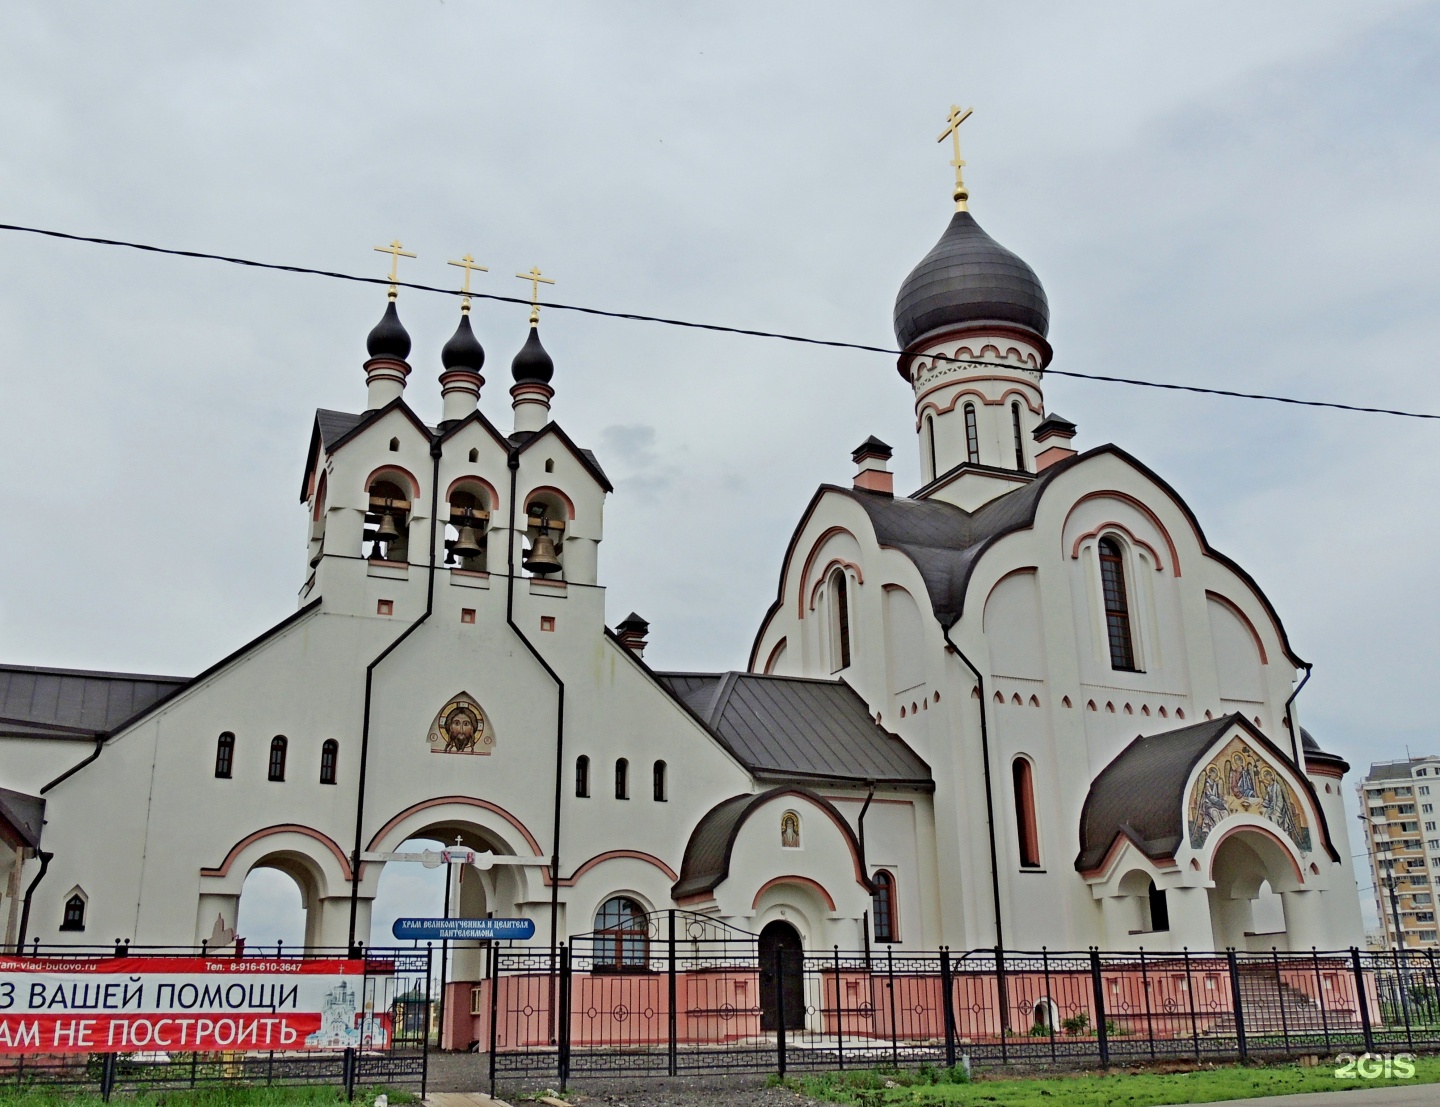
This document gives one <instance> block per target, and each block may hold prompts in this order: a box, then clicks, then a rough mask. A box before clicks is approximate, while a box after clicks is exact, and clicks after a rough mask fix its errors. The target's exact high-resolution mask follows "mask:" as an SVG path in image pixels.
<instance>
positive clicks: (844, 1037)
mask: <svg viewBox="0 0 1440 1107" xmlns="http://www.w3.org/2000/svg"><path fill="white" fill-rule="evenodd" d="M471 987H472V1003H471V1012H472V1018H473V1020H474V1025H473V1030H474V1034H473V1037H474V1039H475V1040H476V1041H478V1042H479V1043H481V1044H480V1046H479V1048H480V1049H486V1048H487V1047H488V1049H489V1053H490V1078H491V1083H492V1087H493V1085H495V1084H496V1083H497V1082H503V1081H505V1080H508V1079H513V1078H518V1077H545V1078H554V1079H556V1080H557V1081H558V1082H559V1083H561V1084H562V1085H563V1084H564V1083H565V1082H566V1081H567V1080H568V1079H569V1078H570V1077H572V1076H593V1075H602V1074H612V1075H679V1074H686V1073H697V1072H776V1073H780V1074H782V1075H783V1074H784V1073H786V1072H788V1071H792V1070H802V1069H811V1070H814V1069H825V1070H838V1069H846V1068H852V1067H853V1068H873V1067H877V1066H893V1067H901V1066H915V1065H920V1064H930V1065H934V1066H937V1067H941V1066H947V1067H948V1066H955V1065H957V1064H969V1065H976V1066H988V1065H1009V1064H1014V1065H1027V1064H1029V1065H1038V1064H1045V1065H1074V1066H1081V1065H1097V1064H1098V1065H1108V1064H1112V1063H1127V1064H1128V1063H1134V1062H1140V1061H1147V1060H1160V1059H1185V1058H1190V1059H1195V1060H1203V1061H1221V1060H1239V1061H1244V1060H1248V1059H1250V1058H1252V1057H1259V1056H1277V1057H1278V1056H1287V1055H1289V1056H1294V1055H1304V1054H1327V1053H1334V1052H1339V1051H1352V1052H1357V1053H1358V1052H1361V1051H1367V1052H1374V1051H1376V1050H1386V1051H1402V1050H1404V1051H1424V1050H1436V1049H1440V957H1437V956H1436V955H1435V952H1434V951H1431V950H1419V951H1408V952H1385V953H1370V952H1362V951H1359V950H1355V949H1349V950H1339V951H1330V952H1322V951H1318V950H1311V951H1309V952H1304V953H1295V952H1279V951H1272V952H1269V953H1254V952H1237V951H1226V952H1224V953H1191V952H1188V951H1186V952H1181V953H1146V952H1136V953H1101V952H1099V951H1097V950H1090V951H1087V952H1082V953H1052V952H1049V951H1046V950H1042V951H1040V952H1038V953H1030V952H1011V951H1007V950H971V951H966V952H958V951H951V950H948V949H940V950H937V951H933V952H930V951H925V952H910V951H902V950H896V949H893V948H888V947H887V948H882V949H876V950H866V951H859V952H845V951H842V950H839V949H832V950H828V951H816V950H805V951H800V950H790V949H781V948H766V947H765V946H764V943H762V942H761V941H760V940H759V939H758V938H757V937H756V936H755V935H751V934H747V933H745V932H743V931H738V930H734V929H732V928H729V927H725V926H723V925H722V924H719V923H717V922H715V921H714V920H711V919H708V918H704V917H702V916H694V915H689V914H688V913H686V912H681V911H675V912H660V913H657V914H655V915H652V916H650V917H649V918H648V919H647V920H645V921H644V922H643V924H637V926H636V928H635V929H633V930H627V931H612V932H601V933H597V934H588V935H582V936H579V937H576V938H574V939H572V940H571V942H570V943H569V944H568V946H567V945H562V946H561V947H560V948H559V949H558V950H557V951H556V953H555V954H553V955H552V954H551V953H550V952H549V951H548V950H542V951H533V952H532V951H529V950H526V949H524V948H517V947H507V948H497V949H495V950H494V951H493V956H492V957H491V958H490V961H489V972H488V975H487V978H486V979H485V980H483V981H479V982H477V983H475V984H473V985H472V986H471Z"/></svg>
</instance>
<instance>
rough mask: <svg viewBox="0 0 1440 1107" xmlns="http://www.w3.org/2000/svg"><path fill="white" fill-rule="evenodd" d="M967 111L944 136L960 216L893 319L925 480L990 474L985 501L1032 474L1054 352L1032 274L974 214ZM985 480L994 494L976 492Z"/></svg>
mask: <svg viewBox="0 0 1440 1107" xmlns="http://www.w3.org/2000/svg"><path fill="white" fill-rule="evenodd" d="M970 114H971V113H970V111H969V109H965V110H963V111H962V110H961V109H960V108H958V107H952V108H951V109H950V115H949V118H948V119H947V126H946V128H945V130H943V131H942V132H941V133H940V138H939V141H941V142H944V141H945V140H946V139H947V138H948V139H950V140H951V142H952V144H953V149H954V157H953V158H952V160H951V165H953V166H954V168H955V190H954V200H955V213H954V214H953V215H952V216H951V218H950V223H949V225H948V226H947V227H946V228H945V233H944V234H942V235H941V236H940V241H939V242H937V243H936V244H935V247H934V248H933V249H932V250H931V251H930V252H929V253H928V254H926V255H925V257H924V258H922V259H921V261H920V264H919V265H917V266H916V267H915V268H914V269H913V270H912V271H911V272H910V275H909V276H908V277H906V278H905V282H904V283H903V284H902V285H901V286H900V293H899V295H898V296H897V297H896V300H895V319H894V321H895V340H896V342H897V344H898V345H899V347H900V348H901V349H902V350H904V351H905V352H904V354H903V355H902V356H901V358H900V359H899V363H898V366H897V367H898V369H899V372H900V375H901V376H902V377H903V378H905V380H906V382H907V383H909V384H910V386H911V387H912V389H913V390H914V394H915V430H916V434H917V435H918V439H919V447H920V472H921V478H922V480H923V482H924V483H925V484H926V485H930V484H932V483H934V482H935V481H937V480H939V479H942V478H946V477H947V475H952V474H953V475H954V476H963V475H965V473H966V472H973V473H975V474H977V475H978V474H984V475H985V476H986V478H987V479H986V480H985V481H983V482H977V481H970V482H969V483H970V484H971V485H974V486H976V492H977V494H980V500H979V502H984V500H985V499H988V498H990V495H996V494H999V493H1000V492H1001V491H1004V490H1006V489H1007V488H1008V487H1013V485H1014V484H1015V483H1016V482H1017V480H1024V479H1027V478H1025V477H1024V476H1022V475H1021V474H1029V473H1034V472H1035V471H1036V446H1035V441H1034V438H1033V432H1034V430H1035V428H1036V427H1037V426H1038V425H1039V424H1040V423H1041V421H1042V420H1043V419H1044V418H1045V406H1044V395H1043V393H1042V391H1041V378H1042V375H1043V371H1044V368H1045V366H1046V365H1048V364H1049V362H1050V358H1051V356H1052V354H1051V349H1050V344H1049V342H1048V341H1047V340H1046V332H1047V331H1048V330H1049V325H1050V307H1049V303H1048V301H1047V300H1046V298H1045V289H1044V288H1043V287H1042V286H1041V284H1040V280H1039V278H1038V277H1036V276H1035V271H1034V270H1033V269H1031V268H1030V266H1028V265H1027V264H1025V262H1024V261H1022V260H1021V259H1020V258H1019V257H1018V256H1016V255H1015V254H1014V253H1012V252H1011V251H1009V250H1007V249H1005V247H1003V246H1001V245H1000V244H999V243H998V242H996V241H995V240H994V239H993V238H991V237H990V236H989V235H988V234H986V233H985V231H984V230H983V229H982V228H981V227H980V224H979V223H977V222H976V221H975V217H974V216H973V215H971V214H970V192H969V190H968V189H967V188H966V186H965V181H964V176H963V170H964V166H965V160H964V159H963V158H962V157H961V156H960V124H962V123H964V122H965V120H966V119H968V118H970ZM957 470H959V472H958V473H957ZM1009 474H1014V476H1013V477H1012V476H1009ZM980 483H983V484H985V485H986V487H987V488H988V487H992V486H993V491H992V492H991V493H990V494H989V495H985V494H982V493H979V487H978V486H979V484H980ZM967 498H971V499H973V496H971V497H967ZM965 506H971V505H969V504H967V505H965ZM975 506H978V504H976V505H975Z"/></svg>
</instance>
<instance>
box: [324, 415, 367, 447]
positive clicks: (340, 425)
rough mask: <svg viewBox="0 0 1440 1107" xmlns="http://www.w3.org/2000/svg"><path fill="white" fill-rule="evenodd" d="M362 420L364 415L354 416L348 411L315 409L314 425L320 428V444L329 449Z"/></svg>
mask: <svg viewBox="0 0 1440 1107" xmlns="http://www.w3.org/2000/svg"><path fill="white" fill-rule="evenodd" d="M364 418H365V416H364V415H355V414H352V413H350V412H348V411H331V410H330V409H329V408H326V407H322V408H316V410H315V425H316V426H317V427H319V428H320V444H321V445H322V446H324V447H325V449H327V450H329V449H331V448H332V447H333V446H334V445H335V443H336V442H338V441H339V440H340V439H342V438H344V437H345V436H346V435H347V434H349V433H350V432H351V431H352V430H354V429H355V428H356V427H358V426H359V425H360V423H361V421H362V420H364Z"/></svg>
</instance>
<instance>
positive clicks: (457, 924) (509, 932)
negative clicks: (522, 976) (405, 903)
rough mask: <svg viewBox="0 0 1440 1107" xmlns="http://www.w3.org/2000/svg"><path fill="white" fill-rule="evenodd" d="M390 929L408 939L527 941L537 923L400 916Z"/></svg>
mask: <svg viewBox="0 0 1440 1107" xmlns="http://www.w3.org/2000/svg"><path fill="white" fill-rule="evenodd" d="M390 933H391V934H393V935H395V937H396V938H399V939H400V940H401V941H405V942H408V941H412V940H413V941H419V942H426V941H430V942H440V941H450V942H483V941H492V942H506V941H516V942H524V941H528V940H529V939H531V938H533V937H535V923H534V921H533V920H531V919H396V920H395V924H394V925H393V926H391V928H390Z"/></svg>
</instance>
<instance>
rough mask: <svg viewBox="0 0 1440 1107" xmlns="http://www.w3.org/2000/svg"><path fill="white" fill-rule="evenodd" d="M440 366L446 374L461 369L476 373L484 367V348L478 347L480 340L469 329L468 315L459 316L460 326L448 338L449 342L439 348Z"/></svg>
mask: <svg viewBox="0 0 1440 1107" xmlns="http://www.w3.org/2000/svg"><path fill="white" fill-rule="evenodd" d="M440 364H441V365H443V366H444V367H445V371H446V372H447V373H449V372H454V371H455V370H463V369H468V370H469V371H470V372H472V373H478V372H480V369H481V367H483V366H484V364H485V348H484V347H483V346H481V345H480V340H479V339H478V338H476V337H475V332H474V331H473V330H471V329H470V316H469V315H464V314H462V315H461V316H460V325H459V326H458V327H456V328H455V333H454V334H452V335H451V336H450V341H448V342H446V343H445V345H444V346H443V347H442V348H441V350H440Z"/></svg>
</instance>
